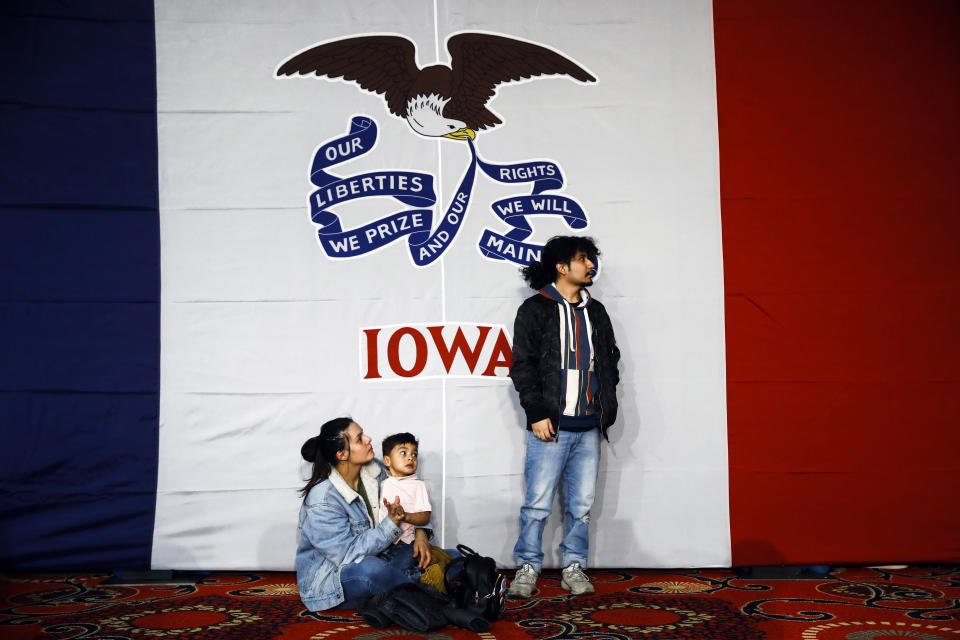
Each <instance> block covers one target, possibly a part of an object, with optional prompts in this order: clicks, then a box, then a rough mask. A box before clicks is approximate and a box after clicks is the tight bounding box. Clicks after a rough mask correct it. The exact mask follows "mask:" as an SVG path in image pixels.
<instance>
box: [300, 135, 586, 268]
mask: <svg viewBox="0 0 960 640" xmlns="http://www.w3.org/2000/svg"><path fill="white" fill-rule="evenodd" d="M376 141H377V124H376V122H375V121H374V120H373V119H372V118H368V117H366V116H354V117H353V118H351V120H350V131H349V133H347V135H345V136H342V137H339V138H335V139H333V140H330V141H329V142H327V143H325V144H323V145H322V146H321V147H320V148H319V149H318V150H317V152H316V154H315V155H314V159H313V166H312V168H311V170H310V181H311V182H312V183H313V184H314V185H316V186H317V187H318V189H317V190H316V191H314V192H313V193H311V194H310V217H311V219H312V220H313V222H314V223H316V224H317V225H318V226H319V229H318V231H317V234H318V237H319V239H320V246H321V247H323V250H324V252H325V253H326V254H327V256H328V257H330V258H353V257H356V256H361V255H363V254H366V253H369V252H371V251H375V250H376V249H379V248H381V247H384V246H386V245H388V244H390V243H391V242H394V241H395V240H398V239H400V238H403V237H406V238H407V242H408V247H409V250H410V256H411V258H412V259H413V262H414V264H416V265H417V266H421V267H422V266H427V265H429V264H431V263H433V262H434V261H435V260H436V259H437V258H439V257H440V256H441V255H443V252H444V251H445V250H446V248H447V247H448V246H450V243H451V242H453V239H454V238H455V237H456V235H457V231H459V229H460V227H461V225H462V224H463V219H464V217H465V216H466V213H467V209H468V208H469V205H470V196H471V194H472V193H473V182H474V178H475V176H476V169H477V165H479V166H480V169H481V170H482V171H483V172H484V173H485V174H486V175H487V176H488V177H489V178H491V179H492V180H494V181H496V182H502V183H505V184H524V183H533V188H532V191H531V193H530V195H521V196H515V197H511V198H505V199H502V200H498V201H496V202H494V203H493V204H492V205H491V207H492V209H493V212H494V214H495V215H496V216H497V217H498V218H500V219H501V220H503V222H504V223H506V224H507V225H508V226H510V227H512V228H511V230H510V231H509V232H507V233H506V234H505V235H501V234H499V233H496V232H494V231H492V230H490V229H484V231H483V235H482V236H481V238H480V246H479V248H480V252H481V253H482V254H483V255H484V256H486V257H487V258H490V259H493V260H509V261H512V262H516V263H518V264H527V263H529V262H530V261H531V260H539V259H540V251H541V249H542V246H541V245H536V244H529V243H525V242H523V241H524V240H526V239H527V238H528V237H529V236H530V235H531V234H532V233H533V227H532V226H531V225H530V223H529V221H528V220H527V217H528V216H533V215H538V216H546V215H549V216H561V217H562V218H563V220H564V221H565V222H566V224H567V226H569V227H570V228H571V229H582V228H584V227H586V226H587V217H586V214H585V213H584V212H583V209H582V208H581V207H580V205H579V204H578V203H577V202H576V201H575V200H573V199H571V198H568V197H565V196H559V195H555V194H549V193H545V192H546V191H548V190H552V189H559V188H561V187H562V186H563V177H562V175H561V173H560V168H559V167H558V166H557V165H556V164H554V163H553V162H549V161H535V162H522V163H518V164H511V165H495V164H489V163H487V162H484V161H483V160H481V159H480V158H479V157H478V156H477V152H476V149H475V148H474V146H473V141H468V142H469V145H470V154H471V162H470V165H469V166H468V167H467V170H466V171H465V172H464V175H463V178H461V180H460V185H459V186H458V187H457V190H456V193H455V194H454V196H453V198H452V199H451V200H450V205H449V206H448V207H447V210H446V213H445V214H444V216H443V218H441V220H440V223H439V224H438V225H437V228H436V229H433V209H432V207H433V206H434V205H435V204H436V201H437V197H436V194H435V192H434V186H433V182H434V177H433V176H432V175H430V174H428V173H420V172H416V171H373V172H369V173H362V174H357V175H354V176H350V177H346V178H341V177H339V176H335V175H332V174H330V173H327V169H329V168H330V167H332V166H334V165H337V164H339V163H341V162H346V161H348V160H352V159H354V158H357V157H359V156H361V155H363V154H364V153H367V152H368V151H370V150H371V149H373V147H374V146H375V144H376ZM374 196H389V197H392V198H394V199H395V200H397V201H398V202H400V203H402V204H404V205H407V206H408V207H413V208H411V209H405V210H402V211H397V212H395V213H392V214H390V215H387V216H385V217H383V218H380V219H378V220H375V221H373V222H371V223H369V224H366V225H363V226H361V227H357V228H353V229H347V230H345V229H344V228H343V225H342V224H341V221H340V217H339V216H337V214H335V213H333V211H331V207H333V206H335V205H338V204H342V203H344V202H349V201H351V200H356V199H360V198H369V197H374ZM431 229H433V231H432V232H431Z"/></svg>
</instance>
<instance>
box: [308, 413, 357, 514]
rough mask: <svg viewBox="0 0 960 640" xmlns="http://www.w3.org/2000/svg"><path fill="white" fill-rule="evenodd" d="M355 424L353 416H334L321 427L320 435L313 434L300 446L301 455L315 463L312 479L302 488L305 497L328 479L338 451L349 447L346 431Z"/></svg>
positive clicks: (335, 463) (335, 464) (335, 462)
mask: <svg viewBox="0 0 960 640" xmlns="http://www.w3.org/2000/svg"><path fill="white" fill-rule="evenodd" d="M351 424H353V418H334V419H333V420H329V421H327V422H325V423H324V424H323V426H322V427H320V435H316V436H313V437H312V438H310V439H309V440H307V441H306V442H304V443H303V446H302V447H300V455H301V456H303V459H304V460H306V461H307V462H312V463H313V473H312V474H311V476H310V481H309V482H307V485H306V486H305V487H304V488H303V489H301V490H300V495H302V496H303V499H304V500H306V499H307V494H308V493H310V489H313V488H314V487H315V486H317V485H318V484H320V483H321V482H323V481H324V480H326V479H327V478H328V477H329V476H330V470H331V469H333V467H335V466H337V453H339V452H340V451H343V450H344V449H346V448H347V436H346V435H345V434H344V432H345V431H346V430H347V428H348V427H349V426H350V425H351Z"/></svg>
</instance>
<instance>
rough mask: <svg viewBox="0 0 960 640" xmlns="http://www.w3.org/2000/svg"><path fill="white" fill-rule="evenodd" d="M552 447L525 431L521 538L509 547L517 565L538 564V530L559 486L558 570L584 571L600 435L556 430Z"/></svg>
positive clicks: (540, 548) (595, 431)
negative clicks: (578, 568) (576, 566)
mask: <svg viewBox="0 0 960 640" xmlns="http://www.w3.org/2000/svg"><path fill="white" fill-rule="evenodd" d="M558 435H559V437H558V438H557V440H555V441H553V442H544V441H543V440H540V439H539V438H537V436H535V435H533V432H532V431H528V432H527V453H526V458H525V460H524V465H523V477H524V482H525V484H526V491H525V492H524V497H523V507H521V509H520V536H519V538H517V544H516V546H514V548H513V555H514V558H515V560H516V562H517V566H520V565H522V564H524V563H526V564H529V565H531V566H532V567H533V568H534V569H535V570H536V571H537V573H540V566H541V565H542V564H543V527H544V525H546V523H547V518H548V517H549V516H550V512H551V511H552V509H553V498H554V496H555V495H556V493H557V488H558V487H559V486H560V484H561V483H562V484H563V541H562V542H561V543H560V555H561V560H560V562H561V566H563V567H568V566H570V563H571V562H579V563H580V565H581V566H583V567H586V566H587V552H588V551H589V549H590V534H589V527H590V508H591V507H592V506H593V497H594V493H595V491H596V488H597V472H598V471H599V469H600V430H599V429H591V430H590V431H559V432H558Z"/></svg>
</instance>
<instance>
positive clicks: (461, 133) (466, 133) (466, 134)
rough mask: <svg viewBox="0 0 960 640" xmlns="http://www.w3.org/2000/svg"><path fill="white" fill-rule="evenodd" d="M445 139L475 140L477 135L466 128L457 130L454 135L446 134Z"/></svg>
mask: <svg viewBox="0 0 960 640" xmlns="http://www.w3.org/2000/svg"><path fill="white" fill-rule="evenodd" d="M443 137H444V138H453V139H454V140H466V139H468V138H469V139H470V140H473V139H475V138H476V137H477V134H476V133H474V131H473V129H468V128H467V127H464V128H463V129H457V130H456V131H454V132H453V133H447V134H444V136H443Z"/></svg>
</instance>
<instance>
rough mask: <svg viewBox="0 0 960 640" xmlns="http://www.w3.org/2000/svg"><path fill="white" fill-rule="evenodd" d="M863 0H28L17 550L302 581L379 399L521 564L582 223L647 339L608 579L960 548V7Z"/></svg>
mask: <svg viewBox="0 0 960 640" xmlns="http://www.w3.org/2000/svg"><path fill="white" fill-rule="evenodd" d="M832 6H833V5H827V4H816V3H814V4H813V5H805V7H806V8H805V9H803V10H801V9H796V10H795V11H794V10H789V9H785V8H783V7H780V8H778V7H768V6H767V5H766V4H764V3H754V2H747V3H736V2H717V3H716V4H715V5H714V4H711V3H710V2H707V1H698V2H683V3H677V2H667V1H659V2H653V1H651V2H636V3H616V4H611V3H601V4H599V5H597V6H594V5H584V4H578V3H574V4H565V3H551V4H546V5H545V4H543V3H533V2H529V3H528V2H503V3H499V2H493V3H480V4H478V3H469V2H466V1H465V0H462V1H461V0H456V1H443V2H434V1H433V0H429V1H428V0H423V1H415V2H403V3H394V2H381V1H370V2H348V1H347V0H343V1H342V2H340V1H338V2H324V3H314V2H305V1H295V0H290V1H284V2H275V3H262V2H255V1H253V0H250V1H242V2H232V3H227V4H224V3H194V2H179V1H173V0H170V1H168V0H158V1H157V2H156V3H155V4H149V3H143V2H133V3H131V2H116V3H92V4H91V3H77V4H66V5H64V4H54V3H39V4H38V3H13V4H9V5H7V7H6V8H5V9H4V10H3V11H4V12H5V15H4V19H3V35H4V38H3V41H4V43H5V44H4V45H3V46H4V50H5V54H6V55H5V56H4V62H3V65H4V81H3V87H2V92H3V94H2V96H0V109H2V113H3V118H2V125H0V126H2V129H0V131H2V135H3V139H4V141H5V144H4V148H5V151H6V153H5V156H6V157H5V159H4V161H3V162H4V171H3V172H2V174H3V175H2V176H0V185H2V189H3V198H2V203H0V204H2V206H3V216H4V228H5V229H6V233H4V234H3V238H2V240H0V242H2V243H3V247H2V249H3V250H2V254H0V265H2V268H3V282H2V287H3V288H2V291H0V294H2V300H0V303H2V305H3V308H4V315H3V336H4V340H5V344H6V346H5V350H4V362H3V365H2V368H0V385H2V388H0V406H2V410H3V414H4V418H3V420H4V422H3V429H4V447H3V453H2V454H0V455H2V456H3V460H2V474H3V476H2V477H3V482H2V484H0V518H2V530H0V562H2V563H3V564H4V565H5V566H9V567H14V568H48V569H61V568H72V567H96V568H123V567H148V566H149V567H153V568H176V569H191V568H199V569H285V570H287V569H291V568H292V567H293V551H294V548H295V544H296V535H297V532H296V513H297V509H298V505H299V497H298V495H297V490H298V489H299V488H300V487H301V486H302V485H303V484H304V482H305V480H306V477H307V476H306V474H308V473H309V469H308V468H307V465H306V463H304V462H303V461H302V460H301V459H300V456H299V449H300V445H301V444H302V443H303V441H304V440H306V439H307V438H309V437H310V436H312V435H315V434H316V433H317V431H318V429H319V427H320V425H321V424H322V423H323V422H325V421H326V420H328V419H330V418H332V417H336V416H340V415H350V416H352V417H353V418H354V419H355V420H356V421H357V422H358V423H360V424H361V425H362V426H363V427H364V429H365V431H366V432H367V433H368V434H370V435H371V436H372V437H373V439H374V441H375V444H376V445H377V449H378V450H379V441H380V440H382V439H383V438H384V437H386V436H387V435H389V434H391V433H395V432H398V431H410V432H413V433H414V434H416V435H417V437H418V438H419V440H420V454H421V457H420V460H421V469H420V472H421V477H423V478H424V479H426V480H427V481H428V482H429V484H430V488H431V500H432V507H433V509H432V525H433V528H434V531H435V533H436V536H437V538H438V540H439V541H440V542H441V543H442V544H444V545H446V546H453V545H454V544H456V543H465V544H468V545H470V546H473V547H475V548H479V549H480V550H482V551H483V552H484V553H485V554H489V555H492V556H494V557H495V558H496V559H497V561H498V562H499V563H500V564H501V565H502V566H506V567H510V566H513V558H512V554H511V550H512V547H513V544H514V542H515V539H516V535H517V529H518V514H519V508H520V499H521V495H522V489H523V479H522V467H523V453H524V450H523V441H524V435H525V432H524V430H523V413H522V410H521V409H520V406H519V403H518V401H517V397H516V392H515V391H514V390H513V387H512V384H511V381H510V378H509V369H510V364H511V361H512V354H511V352H510V343H511V335H512V330H513V326H512V325H513V319H514V315H515V312H516V308H517V306H518V305H519V304H520V302H522V300H523V299H524V298H525V297H527V296H528V295H531V294H532V293H533V291H531V290H530V289H528V288H527V287H526V286H525V284H524V283H523V282H522V280H521V278H520V276H519V273H518V269H519V267H520V266H521V265H523V264H526V263H527V262H529V261H530V260H531V259H536V258H537V257H538V256H539V251H540V247H541V246H542V245H543V243H544V242H545V241H546V240H547V239H548V238H549V237H551V236H553V235H557V234H574V235H589V236H592V237H594V238H596V240H597V242H598V244H599V246H600V248H601V250H602V255H601V257H600V262H599V264H600V267H599V274H598V276H597V279H596V284H595V285H594V286H593V287H592V288H591V289H590V293H591V295H593V296H595V297H597V298H598V299H600V300H601V301H602V302H603V303H604V305H605V306H606V307H607V309H608V311H609V313H610V315H611V318H612V320H613V325H614V330H615V332H616V336H617V340H618V343H619V346H620V349H621V352H622V362H621V376H622V382H621V387H620V388H619V389H618V391H617V395H618V399H619V404H620V414H619V417H618V419H617V423H616V425H615V427H614V428H613V430H612V431H611V437H610V442H609V444H605V445H604V451H603V458H602V463H601V469H600V477H599V483H598V492H597V498H596V502H595V505H594V509H593V512H592V514H591V540H592V547H591V553H590V563H591V565H593V566H601V567H617V566H633V567H637V566H639V567H645V566H650V567H654V566H660V567H677V566H729V565H731V564H734V563H736V564H783V563H812V562H868V561H896V560H924V559H930V560H950V559H953V560H955V559H956V558H957V557H960V556H958V553H960V552H958V549H957V547H956V544H955V543H956V540H955V539H953V540H951V535H950V531H955V530H956V527H957V525H960V522H958V521H957V516H956V515H955V514H953V513H952V511H951V510H950V509H949V508H948V503H949V501H950V496H955V493H956V491H957V489H958V488H960V487H958V475H960V473H958V470H957V465H956V462H955V461H954V459H953V457H951V456H949V455H947V454H946V453H944V452H945V451H950V450H951V448H952V450H955V449H956V444H957V436H956V435H955V431H956V430H955V429H951V428H950V425H951V424H952V425H955V422H956V418H957V417H958V416H960V407H958V406H957V403H956V397H958V394H956V393H955V392H956V381H957V370H956V368H957V365H956V364H955V363H956V362H957V361H960V360H958V359H957V358H956V357H955V356H957V355H960V353H957V352H958V347H957V340H956V337H955V335H954V333H955V332H954V330H953V329H952V327H955V326H956V324H955V323H956V321H957V320H960V318H958V316H960V311H958V309H957V305H956V302H955V301H956V296H955V294H956V289H957V275H958V272H960V269H958V268H957V267H958V266H957V262H956V255H957V253H956V252H953V253H951V250H952V249H956V247H955V244H956V237H958V236H957V234H956V231H957V228H956V227H957V222H956V220H955V216H951V215H950V207H951V205H954V206H955V204H956V202H957V197H956V196H957V190H956V188H955V187H952V188H951V187H947V186H945V185H947V184H948V183H950V180H949V166H951V162H952V159H955V157H956V148H957V147H956V144H955V143H956V142H957V126H956V124H955V123H952V120H951V118H950V116H949V114H950V113H952V111H951V109H952V108H953V107H955V106H957V88H956V83H955V82H953V85H952V93H951V91H950V90H946V91H944V90H942V89H940V90H938V91H937V92H934V91H933V90H932V87H934V86H936V85H938V79H942V78H949V77H951V75H950V74H951V73H952V72H955V71H956V70H957V61H956V56H955V52H954V53H953V57H952V58H951V57H950V55H949V51H950V47H949V46H948V45H949V43H950V42H953V40H951V38H953V36H951V35H950V34H951V33H952V32H951V31H950V30H949V28H947V26H944V25H950V24H953V25H954V26H956V24H957V21H956V11H955V9H952V8H951V7H949V6H945V5H940V4H937V3H927V4H923V5H922V6H920V9H918V10H917V12H914V13H911V12H908V11H907V10H906V9H903V8H902V7H900V6H899V5H897V4H896V3H891V4H882V5H880V6H879V8H878V9H877V11H876V12H873V15H872V16H871V17H870V18H869V19H865V18H864V17H863V16H862V15H861V12H860V11H858V10H856V9H855V8H853V7H848V6H844V5H840V6H839V8H831V7H832ZM907 14H909V15H907ZM904 20H906V21H907V22H908V23H909V28H908V29H903V30H899V31H898V30H897V28H896V25H897V24H899V23H900V22H902V21H904ZM951 20H952V21H953V22H951ZM894 33H900V34H901V36H902V37H903V38H905V41H904V42H898V43H895V48H896V50H897V51H907V52H910V54H909V55H908V56H907V57H906V58H904V57H903V56H901V57H899V58H897V59H896V60H895V61H894V60H892V59H888V60H886V62H888V63H889V64H888V65H887V71H886V72H880V71H872V70H871V69H872V66H871V63H870V60H869V59H868V56H866V55H865V54H863V53H862V51H863V48H862V47H861V48H860V49H856V48H855V50H854V52H853V53H851V52H848V51H847V44H848V43H849V42H861V44H862V43H863V42H873V41H874V39H875V37H876V36H878V35H885V36H890V37H892V35H893V34H894ZM903 33H906V34H907V35H903ZM811 38H813V39H814V40H816V41H817V42H818V43H819V44H818V46H817V47H814V48H811V47H810V46H809V44H808V42H807V41H808V40H810V39H811ZM858 38H859V39H860V40H858ZM887 41H889V38H888V39H887ZM915 41H923V42H925V43H926V44H925V46H924V47H921V48H919V49H918V48H917V47H915V46H913V44H911V43H913V42H915ZM938 47H939V48H938ZM798 51H800V52H801V53H795V52H798ZM904 55H906V54H904ZM917 68H922V69H924V70H925V73H926V75H925V76H923V77H920V78H919V79H917V78H916V74H915V73H911V72H912V71H913V70H915V69H917ZM423 69H426V71H423V72H421V70H423ZM891 69H892V70H891ZM890 73H892V74H893V75H894V77H900V78H901V79H902V80H904V81H906V80H907V79H909V81H910V82H911V83H912V84H911V85H910V86H911V90H910V91H908V92H901V91H899V89H897V88H896V87H894V86H891V85H890V82H889V80H888V79H887V78H888V76H889V74H890ZM898 73H899V74H900V75H899V76H898V75H897V74H898ZM854 78H855V79H856V84H855V86H853V87H850V86H849V85H850V82H852V81H853V79H854ZM864 94H867V95H870V96H872V97H873V98H877V97H883V98H885V100H871V101H869V104H867V103H863V104H861V103H860V100H861V99H862V98H861V96H863V95H864ZM478 96H479V97H478ZM831 97H832V99H834V100H835V101H837V103H836V104H825V102H824V101H826V102H829V98H831ZM851 105H856V106H858V107H860V108H862V111H860V112H859V113H860V115H859V116H857V117H854V116H852V115H844V114H846V113H847V109H848V108H849V107H851ZM871 110H876V113H877V114H878V115H875V116H870V115H863V113H866V114H870V113H873V111H871ZM718 113H719V117H718ZM921 116H922V117H924V118H935V119H936V118H939V120H938V122H942V123H943V124H942V125H940V127H939V128H938V129H936V131H935V132H934V131H928V130H927V129H924V128H923V127H914V126H911V125H912V123H914V122H916V120H917V119H920V118H921ZM891 118H896V119H897V120H896V121H897V122H903V121H904V120H905V119H906V120H909V121H910V122H909V123H908V124H901V125H900V126H902V127H903V133H902V135H900V134H897V133H896V132H891V131H890V130H889V129H890V128H889V127H888V126H887V124H886V123H888V122H889V121H890V119H891ZM885 127H886V128H885ZM929 127H930V128H933V125H929ZM468 128H469V129H470V130H471V131H470V132H467V131H466V129H468ZM880 131H883V132H884V133H883V135H882V136H881V139H882V141H884V142H883V143H881V142H879V141H876V135H874V134H877V132H880ZM951 141H952V143H954V144H953V146H950V143H951ZM871 145H872V146H871ZM864 147H865V148H870V149H873V152H872V153H871V154H869V156H868V157H864V155H863V153H861V152H860V151H859V150H860V149H861V148H864ZM884 149H886V150H889V149H895V150H896V151H897V154H896V157H893V156H891V155H890V154H889V153H887V155H884V152H883V150H884ZM950 154H953V155H950ZM931 158H933V159H931ZM918 164H920V165H922V166H923V167H924V169H923V170H922V171H921V170H919V169H916V168H914V167H916V165H918ZM837 175H842V176H843V177H842V178H838V177H837ZM721 178H722V181H721ZM721 187H722V188H721ZM877 191H880V192H881V193H879V194H878V193H877ZM721 196H722V197H721ZM721 203H722V206H723V216H721ZM953 213H955V208H954V209H953ZM907 220H910V221H911V222H910V223H909V224H908V223H907V222H906V221H907ZM721 221H722V223H723V224H722V225H721ZM921 243H922V244H923V246H925V247H926V249H925V250H924V251H923V252H922V253H920V252H919V250H918V249H916V248H915V247H916V246H918V245H920V244H921ZM891 261H892V262H893V264H892V265H891ZM873 265H881V266H873ZM868 274H869V275H868ZM725 286H726V291H725ZM891 309H892V310H891ZM728 402H729V403H730V408H729V412H728V407H727V403H728ZM728 423H729V435H728ZM864 456H867V457H869V460H865V459H864ZM921 487H922V491H921ZM891 503H895V504H896V505H897V509H898V514H897V515H896V516H892V515H890V514H889V513H886V515H884V512H883V509H884V508H885V507H887V506H888V505H889V504H891ZM561 522H562V508H561V504H560V502H559V501H558V502H557V503H556V504H555V509H554V516H553V517H552V519H551V520H550V522H549V525H548V527H547V530H546V531H545V533H544V548H545V551H546V554H547V557H546V564H547V565H548V566H556V565H557V563H558V561H559V555H558V554H557V551H556V546H557V544H558V543H559V541H560V539H561V538H562V533H563V532H562V525H561ZM862 526H866V527H867V528H868V529H869V530H870V531H871V533H870V535H869V536H868V537H869V539H870V541H869V542H866V543H865V542H864V539H863V535H862V531H861V530H860V529H861V528H862ZM918 526H920V528H921V529H922V530H923V531H925V532H926V533H925V534H924V535H923V536H918V535H917V534H916V533H915V532H914V530H915V529H916V528H917V527H918ZM881 532H882V533H881Z"/></svg>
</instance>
